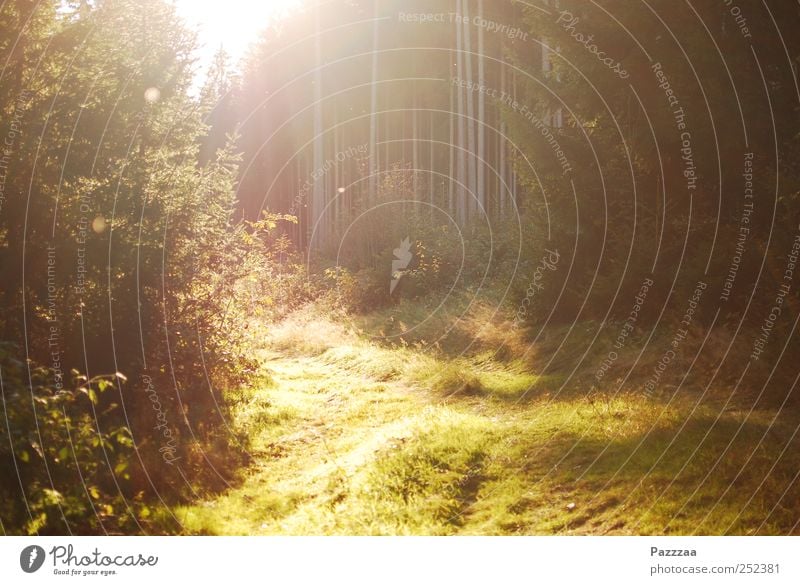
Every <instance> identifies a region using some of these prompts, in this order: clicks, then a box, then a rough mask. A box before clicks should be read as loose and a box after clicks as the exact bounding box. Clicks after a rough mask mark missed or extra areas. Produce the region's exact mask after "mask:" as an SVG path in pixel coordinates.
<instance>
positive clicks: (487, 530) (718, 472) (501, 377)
mask: <svg viewBox="0 0 800 585" xmlns="http://www.w3.org/2000/svg"><path fill="white" fill-rule="evenodd" d="M303 332H306V333H305V334H306V335H307V337H308V338H306V339H305V340H303V335H304V333H303ZM267 346H268V347H267V349H265V351H264V354H263V355H262V356H261V357H262V359H263V362H264V367H265V368H266V370H267V371H268V372H269V376H267V377H265V382H264V384H263V385H261V386H260V387H257V388H254V389H251V390H248V391H247V392H243V393H242V394H240V395H239V396H238V397H237V398H238V402H237V405H236V407H235V413H236V418H235V420H234V421H233V422H234V425H235V427H236V428H237V429H240V430H243V431H244V432H245V433H246V434H247V435H248V436H249V437H250V454H251V456H252V459H251V460H252V461H253V464H252V465H251V466H250V467H249V468H248V469H246V470H243V471H242V474H241V478H240V481H239V483H238V484H237V485H236V487H234V488H232V489H230V490H229V491H227V492H225V493H223V494H222V495H217V496H209V497H208V499H206V500H204V501H200V502H197V503H195V504H194V505H191V506H187V507H184V508H182V509H179V510H178V511H177V516H178V517H179V518H180V519H181V520H182V522H183V524H184V531H185V532H186V533H191V534H664V533H667V534H692V533H699V534H722V533H734V534H755V533H759V534H788V533H795V534H796V533H798V527H797V525H796V523H797V520H798V517H799V516H798V501H800V486H798V482H796V481H795V479H796V473H797V471H798V470H800V450H798V446H800V445H798V443H799V442H800V441H798V439H797V437H796V436H794V431H795V429H796V428H797V420H788V419H785V418H784V416H783V415H782V416H776V413H775V412H773V411H767V410H758V411H754V412H752V413H750V412H748V411H735V410H723V409H722V408H721V407H720V406H719V405H715V404H705V405H700V406H698V405H696V404H695V403H694V402H693V401H692V396H686V397H684V398H681V399H680V400H677V401H673V402H672V403H668V402H666V401H657V400H648V399H646V398H645V397H643V395H642V394H641V393H639V392H637V393H626V394H622V395H620V396H617V397H615V398H613V399H612V398H607V399H605V400H600V401H591V400H588V399H586V398H583V397H575V394H574V393H565V394H564V395H562V396H561V397H559V396H554V395H553V394H552V388H554V387H555V386H556V384H555V381H554V380H553V379H552V377H550V378H549V377H547V376H537V375H535V374H532V373H530V372H529V371H526V369H525V367H524V366H523V365H522V363H521V362H516V361H510V360H508V359H505V360H501V359H499V358H498V359H491V358H487V357H486V355H484V354H481V353H480V352H478V353H476V354H475V355H473V356H471V357H465V356H462V357H457V358H455V359H447V358H445V357H444V356H442V355H436V354H435V353H433V352H429V351H425V350H424V349H422V348H420V347H419V346H417V347H414V346H412V345H408V344H406V345H404V346H403V345H398V346H397V347H385V346H379V345H377V344H375V343H372V342H370V341H368V340H365V339H364V338H363V336H360V335H358V334H357V333H356V332H354V331H353V330H347V329H345V328H342V327H338V326H334V325H331V324H330V323H324V322H321V323H320V322H318V321H316V320H315V319H314V318H313V317H310V316H305V317H303V318H301V319H300V320H299V321H297V322H294V323H291V322H287V323H285V324H284V325H283V326H282V328H280V329H277V330H274V331H273V332H272V333H271V334H270V338H269V340H268V343H267ZM556 381H557V380H556ZM775 502H777V504H775Z"/></svg>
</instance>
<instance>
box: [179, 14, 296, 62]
mask: <svg viewBox="0 0 800 585" xmlns="http://www.w3.org/2000/svg"><path fill="white" fill-rule="evenodd" d="M302 4H303V0H264V1H257V0H224V1H219V0H175V6H176V7H177V9H178V13H179V14H180V16H181V17H183V18H184V19H185V20H186V22H187V23H188V24H190V25H192V26H195V27H197V30H198V32H199V35H200V38H199V41H200V44H201V45H202V48H201V50H200V53H201V56H202V59H203V60H204V61H208V60H210V58H211V56H213V54H214V53H215V52H216V51H217V49H219V48H220V46H221V47H223V48H224V49H225V51H227V52H228V54H230V56H231V57H232V58H233V59H239V58H240V57H242V56H243V55H244V54H245V51H246V50H247V47H248V45H249V44H250V43H252V42H253V41H254V40H256V38H257V37H258V34H259V33H260V32H261V31H262V30H264V29H265V28H267V27H268V26H269V25H270V24H273V23H275V22H276V21H278V20H280V19H281V18H285V17H286V15H288V14H290V13H291V12H292V11H294V10H297V9H298V8H299V7H300V6H301V5H302Z"/></svg>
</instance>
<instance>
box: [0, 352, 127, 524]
mask: <svg viewBox="0 0 800 585" xmlns="http://www.w3.org/2000/svg"><path fill="white" fill-rule="evenodd" d="M15 349H16V348H14V347H11V346H9V345H8V344H2V345H0V368H2V382H3V403H2V407H3V414H2V418H3V421H4V424H3V425H2V427H0V465H2V467H3V469H5V470H7V471H8V472H7V473H4V474H3V476H2V479H1V480H0V502H2V504H0V511H1V514H0V515H1V516H2V519H3V526H4V528H5V530H6V532H10V533H18V534H64V533H65V532H69V531H70V530H75V529H76V528H78V527H79V528H78V529H79V531H81V532H83V531H90V532H98V531H103V530H105V531H118V530H135V528H136V526H135V520H133V519H132V516H131V513H132V508H139V504H138V503H137V502H135V501H129V498H131V496H132V493H131V482H130V479H131V475H130V469H129V467H130V465H131V461H132V458H133V455H134V453H133V440H132V436H131V432H130V430H129V429H128V428H127V427H126V426H124V425H102V424H101V420H103V421H105V420H108V416H107V415H108V413H109V412H112V411H114V410H116V409H117V408H118V407H119V403H118V402H117V401H116V400H115V399H114V398H113V397H112V395H113V394H114V389H115V387H117V386H118V385H122V384H124V383H125V378H124V376H122V375H121V374H117V375H114V376H95V377H94V378H92V379H91V380H87V379H86V377H85V376H79V375H78V374H77V372H75V371H73V372H72V380H70V381H66V380H63V379H62V375H61V374H60V373H57V372H55V371H53V370H50V369H48V368H44V367H42V366H37V365H35V364H33V363H27V364H26V363H23V362H21V361H19V360H16V359H15V358H14V357H13V355H14V353H15ZM9 433H10V434H9ZM21 487H22V488H24V490H23V492H22V493H21V492H20V488H21ZM21 504H22V505H21Z"/></svg>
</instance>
